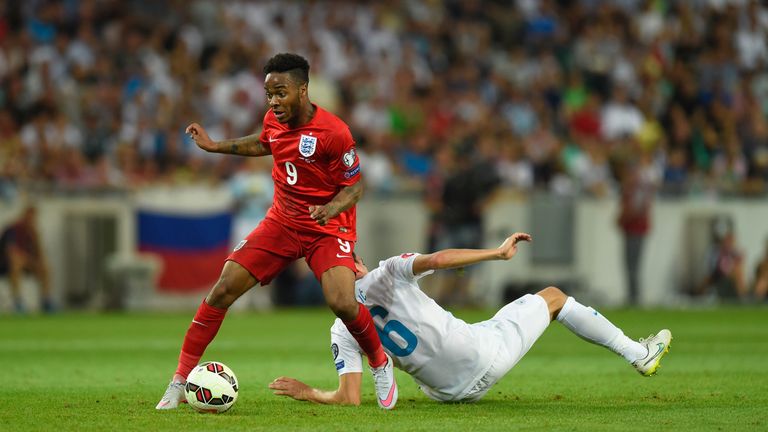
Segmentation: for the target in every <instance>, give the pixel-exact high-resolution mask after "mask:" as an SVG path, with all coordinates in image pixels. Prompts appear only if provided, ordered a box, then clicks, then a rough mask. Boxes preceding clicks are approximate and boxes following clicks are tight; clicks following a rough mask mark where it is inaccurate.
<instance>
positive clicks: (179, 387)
mask: <svg viewBox="0 0 768 432" xmlns="http://www.w3.org/2000/svg"><path fill="white" fill-rule="evenodd" d="M257 282H258V281H257V280H256V278H254V277H253V276H252V275H251V274H250V273H249V272H248V270H246V269H245V268H244V267H242V266H241V265H240V264H238V263H236V262H234V261H227V262H226V263H225V264H224V268H223V269H222V271H221V275H220V276H219V280H218V281H217V282H216V284H215V285H214V286H213V288H212V289H211V292H210V293H208V296H207V297H206V299H205V300H204V301H203V302H202V303H201V304H200V307H199V308H198V309H197V313H196V314H195V317H194V318H193V319H192V323H191V324H190V326H189V329H188V330H187V334H186V335H185V336H184V343H183V344H182V347H181V353H180V354H179V364H178V366H177V368H176V373H175V374H174V375H173V378H172V379H171V383H170V384H168V388H167V389H166V391H165V394H164V395H163V398H162V399H160V402H159V403H158V404H157V407H156V409H173V408H176V407H178V406H179V403H183V402H184V401H185V399H184V383H185V382H186V380H187V375H189V372H190V371H191V370H192V369H193V368H194V367H195V366H197V364H198V362H199V361H200V357H202V355H203V352H205V348H206V347H208V344H210V343H211V341H212V340H213V338H214V337H215V336H216V333H218V331H219V327H221V323H222V321H223V320H224V316H225V315H226V313H227V309H228V308H229V307H230V306H231V305H232V303H234V302H235V300H237V299H238V298H240V296H241V295H243V294H244V293H245V292H246V291H248V290H249V289H251V287H253V286H254V285H256V283H257Z"/></svg>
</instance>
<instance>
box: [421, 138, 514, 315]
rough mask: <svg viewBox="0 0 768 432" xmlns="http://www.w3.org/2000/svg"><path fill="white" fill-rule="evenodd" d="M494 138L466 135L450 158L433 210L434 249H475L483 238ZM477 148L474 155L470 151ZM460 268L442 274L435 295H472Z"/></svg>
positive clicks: (455, 298) (460, 299)
mask: <svg viewBox="0 0 768 432" xmlns="http://www.w3.org/2000/svg"><path fill="white" fill-rule="evenodd" d="M493 144H495V142H493V141H491V142H489V141H485V142H483V139H482V138H481V139H480V140H479V141H475V138H474V137H468V138H467V140H466V141H464V142H463V143H461V145H462V146H463V147H461V148H460V150H459V151H458V152H457V153H456V154H455V158H454V162H453V163H452V164H450V166H449V171H448V174H447V176H446V177H445V180H444V182H443V184H442V190H441V193H440V202H439V204H438V206H439V211H438V212H437V213H436V220H437V222H436V227H437V228H436V230H435V245H434V246H435V249H436V250H439V249H450V248H459V249H475V248H478V247H480V246H481V245H482V242H483V239H484V238H485V237H484V235H485V233H484V230H483V217H482V215H483V211H484V209H485V207H486V206H487V204H488V203H489V201H490V200H491V199H492V197H493V196H494V194H495V192H496V189H497V187H498V186H499V183H500V179H499V177H498V174H497V172H496V169H495V164H494V161H493V160H492V159H489V158H488V157H489V156H490V153H489V152H490V151H491V150H492V149H493ZM474 146H476V147H479V148H478V153H479V155H478V157H477V159H473V158H472V156H471V152H472V151H473V150H474V148H473V147H474ZM465 276H466V274H465V271H464V270H459V271H454V272H451V273H449V274H445V275H443V278H441V287H440V288H439V292H438V294H437V295H438V297H439V298H440V300H441V301H442V302H445V303H446V304H464V305H466V304H467V303H469V302H470V301H472V299H470V298H469V292H471V287H470V286H469V285H470V284H469V283H467V282H466V281H463V280H462V279H463V278H464V277H465Z"/></svg>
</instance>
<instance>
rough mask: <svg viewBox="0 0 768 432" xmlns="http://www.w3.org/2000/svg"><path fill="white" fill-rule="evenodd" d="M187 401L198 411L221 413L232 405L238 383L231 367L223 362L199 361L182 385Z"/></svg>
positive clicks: (235, 397) (235, 398)
mask: <svg viewBox="0 0 768 432" xmlns="http://www.w3.org/2000/svg"><path fill="white" fill-rule="evenodd" d="M184 390H185V391H184V393H185V395H186V396H187V403H189V406H191V407H192V408H194V409H196V410H198V411H200V412H210V413H221V412H224V411H226V410H228V409H230V408H232V405H234V403H235V401H236V400H237V392H238V390H239V385H238V383H237V377H235V373H234V372H232V369H230V368H228V367H227V366H226V365H225V364H224V363H220V362H215V361H209V362H204V363H200V364H199V365H197V366H195V368H194V369H192V372H190V373H189V376H187V384H186V385H185V386H184Z"/></svg>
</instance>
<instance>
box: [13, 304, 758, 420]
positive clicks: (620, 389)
mask: <svg viewBox="0 0 768 432" xmlns="http://www.w3.org/2000/svg"><path fill="white" fill-rule="evenodd" d="M602 312H603V313H604V314H605V315H606V316H608V317H609V318H610V319H612V320H613V321H614V322H615V323H616V324H618V325H619V326H621V327H623V328H624V330H625V331H626V333H627V334H628V335H630V336H631V337H635V338H636V337H644V336H647V335H648V334H649V333H651V332H655V331H657V330H658V329H660V328H662V327H668V328H670V329H671V330H672V332H673V335H674V341H673V343H672V348H671V351H670V353H669V354H668V355H667V357H665V359H664V361H663V362H662V368H661V370H660V372H659V374H658V375H657V376H655V377H652V378H643V377H641V376H640V375H639V374H637V373H636V372H635V371H634V370H633V369H632V368H631V367H630V366H629V365H628V364H626V363H624V362H623V360H621V359H620V358H619V357H618V356H616V355H614V354H612V353H610V352H608V351H607V350H604V349H602V348H600V347H596V346H593V345H590V344H587V343H585V342H583V341H582V340H580V339H578V338H577V337H576V336H574V335H572V334H571V333H569V332H568V331H567V330H566V329H565V328H564V327H562V326H561V325H560V324H558V323H553V324H552V325H551V327H550V329H549V330H548V331H547V332H546V333H545V334H544V336H543V337H542V338H541V340H540V341H539V342H538V343H537V344H536V345H535V346H534V348H533V349H532V350H531V352H530V353H529V354H528V355H527V356H526V357H525V358H524V359H523V360H522V361H521V362H520V363H519V364H518V366H517V367H515V368H514V369H513V370H512V371H511V372H510V374H508V375H507V377H506V378H505V379H504V380H502V381H501V382H500V383H499V384H498V385H497V386H496V387H494V388H493V389H492V390H491V392H490V393H489V394H488V396H486V398H485V399H483V400H482V401H481V402H479V403H476V404H451V405H445V404H439V403H436V402H433V401H431V400H429V399H427V398H426V397H425V396H423V395H422V393H421V392H420V391H419V390H418V388H417V387H416V385H415V384H414V383H413V381H411V379H410V378H409V377H408V376H407V375H406V374H403V373H401V372H399V374H398V379H399V383H400V402H399V404H398V406H397V409H395V410H394V411H392V412H385V411H383V410H381V409H379V408H378V407H377V405H376V401H375V398H374V396H373V385H372V383H371V379H370V377H369V376H365V377H364V385H365V394H364V402H363V405H362V406H360V407H357V408H355V407H329V406H320V405H313V404H310V403H304V402H296V401H294V400H292V399H286V398H282V397H277V396H273V395H272V394H271V392H270V391H269V389H267V384H268V383H269V382H270V381H271V380H272V379H273V378H275V377H277V376H279V375H288V376H293V377H296V378H299V379H302V380H304V381H306V382H308V383H310V384H312V385H315V386H322V387H326V388H331V387H334V386H335V385H336V382H337V377H336V371H335V369H334V367H333V363H332V361H331V360H332V357H331V352H330V349H329V346H328V345H329V335H328V328H329V327H330V325H331V323H332V315H331V313H330V312H329V311H326V310H286V311H278V312H274V313H263V314H256V313H232V314H231V315H230V316H228V317H227V319H226V320H225V322H224V325H223V327H222V330H221V332H220V333H219V336H218V337H217V339H216V340H215V341H214V343H213V344H212V345H211V347H209V350H208V352H207V353H206V355H205V356H204V357H203V359H204V360H205V359H208V360H219V361H222V362H224V363H226V364H227V365H229V366H230V367H231V368H232V369H233V370H234V371H235V373H236V374H237V376H238V378H239V380H240V384H241V392H240V396H239V399H238V401H237V403H236V404H235V406H234V407H233V409H232V410H231V411H230V412H227V413H225V414H221V415H211V414H198V413H196V412H194V411H192V409H190V408H189V407H187V406H184V407H182V408H181V409H178V410H175V411H169V412H157V411H155V409H154V407H155V404H156V403H157V401H158V400H159V398H160V396H162V394H163V391H164V390H165V387H166V384H167V381H168V379H169V377H170V375H171V374H172V372H173V370H174V368H175V366H176V357H177V355H178V350H179V347H180V344H181V340H182V337H183V334H184V331H185V330H186V328H187V325H188V323H189V321H190V319H191V317H192V313H191V312H190V313H188V314H109V315H102V314H68V313H65V314H60V315H58V316H52V317H38V316H30V317H7V316H6V317H0V359H2V364H3V366H4V367H3V369H2V370H3V372H2V377H3V379H2V382H3V384H4V385H3V388H2V392H0V430H3V431H17V430H78V431H81V430H82V431H86V430H93V431H123V430H141V431H157V430H168V431H222V430H248V431H253V430H275V431H290V430H312V431H324V430H329V431H346V430H376V431H392V432H395V431H412V430H429V431H446V432H447V431H454V430H455V431H477V430H494V431H498V430H547V431H548V430H589V431H595V430H622V431H625V430H642V431H663V430H694V429H696V430H724V431H730V430H766V429H768V417H767V416H766V412H768V372H766V370H767V367H766V365H768V363H767V360H766V359H768V309H766V308H727V309H716V310H695V311H682V312H676V311H637V310H629V311H627V310H620V311H611V310H604V311H602ZM457 315H458V316H460V317H462V318H465V319H467V320H481V319H484V318H487V317H489V316H490V315H491V311H485V312H479V311H465V312H460V313H457Z"/></svg>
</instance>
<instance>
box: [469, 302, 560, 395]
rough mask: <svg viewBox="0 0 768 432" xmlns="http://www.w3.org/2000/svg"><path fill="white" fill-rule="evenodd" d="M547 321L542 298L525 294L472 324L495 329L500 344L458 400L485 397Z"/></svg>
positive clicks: (544, 328) (518, 358)
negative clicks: (481, 371)
mask: <svg viewBox="0 0 768 432" xmlns="http://www.w3.org/2000/svg"><path fill="white" fill-rule="evenodd" d="M549 322H550V318H549V308H548V307H547V302H546V301H545V300H544V298H543V297H541V296H538V295H535V294H526V295H524V296H522V297H520V298H519V299H517V300H515V301H513V302H512V303H509V304H508V305H506V306H504V307H503V308H501V310H499V311H498V312H496V315H494V316H493V318H491V319H489V320H487V321H482V322H479V323H477V324H474V325H475V326H478V327H485V328H487V329H488V330H489V331H493V332H495V333H496V337H498V338H499V339H500V341H501V343H500V344H499V349H498V351H497V354H496V359H495V360H494V361H493V362H492V363H491V367H490V368H489V369H488V372H486V374H485V375H483V377H482V378H480V380H478V381H477V383H476V384H475V385H474V386H473V387H472V388H471V389H470V390H469V392H468V393H467V394H466V395H465V396H463V397H462V398H461V400H462V401H466V402H474V401H477V400H479V399H480V398H482V397H483V396H485V394H486V393H487V392H488V390H490V388H491V387H492V386H493V385H494V384H496V383H497V382H498V381H499V380H500V379H501V378H502V377H503V376H504V375H506V374H507V372H509V370H510V369H512V367H513V366H515V365H516V364H517V362H519V361H520V359H521V358H523V356H524V355H525V354H526V353H527V352H528V350H530V349H531V347H532V346H533V344H534V342H536V340H538V339H539V337H541V335H542V334H543V333H544V330H546V329H547V326H549Z"/></svg>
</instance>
